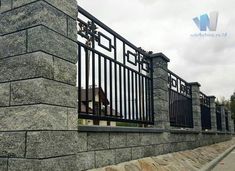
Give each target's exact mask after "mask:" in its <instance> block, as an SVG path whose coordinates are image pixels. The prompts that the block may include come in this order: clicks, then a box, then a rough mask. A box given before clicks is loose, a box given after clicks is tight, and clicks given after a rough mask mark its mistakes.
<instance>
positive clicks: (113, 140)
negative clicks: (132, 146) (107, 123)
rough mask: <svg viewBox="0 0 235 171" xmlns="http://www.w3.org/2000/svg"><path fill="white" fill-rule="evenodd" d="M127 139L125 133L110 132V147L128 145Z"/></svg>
mask: <svg viewBox="0 0 235 171" xmlns="http://www.w3.org/2000/svg"><path fill="white" fill-rule="evenodd" d="M126 141H127V136H126V134H125V133H110V148H118V147H126V146H127V145H126Z"/></svg>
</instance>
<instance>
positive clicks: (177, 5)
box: [78, 0, 235, 98]
mask: <svg viewBox="0 0 235 171" xmlns="http://www.w3.org/2000/svg"><path fill="white" fill-rule="evenodd" d="M78 4H79V5H80V6H81V7H83V8H84V9H85V10H87V11H88V12H90V13H91V14H93V15H94V16H95V17H96V18H98V19H99V20H101V21H102V22H104V23H105V24H106V25H108V26H110V27H111V28H112V29H114V30H115V31H116V32H118V33H119V34H121V35H122V36H123V37H125V38H126V39H127V40H129V41H130V42H132V43H133V44H135V45H136V46H137V47H142V48H144V49H145V50H148V51H150V50H151V51H153V52H163V53H164V54H165V55H166V56H167V57H168V58H170V60H171V62H170V63H169V69H170V70H172V71H173V72H175V73H176V74H178V75H179V76H181V77H182V78H184V79H185V80H187V81H188V82H196V81H197V82H199V83H200V84H201V85H202V86H201V91H203V92H204V93H206V94H207V95H215V96H217V97H222V96H225V97H226V98H229V97H230V95H231V94H232V93H233V91H235V56H234V55H235V10H234V5H235V0H226V1H222V0H207V1H198V0H177V1H173V0H129V1H128V0H79V1H78ZM211 11H218V12H219V18H218V26H217V31H216V32H215V33H227V34H228V35H227V37H222V38H212V37H207V38H195V37H191V36H190V35H191V34H194V33H200V31H199V30H198V28H197V27H196V25H195V24H194V22H193V20H192V18H194V17H197V16H200V15H202V14H205V13H209V12H211ZM207 33H213V32H209V31H208V32H207Z"/></svg>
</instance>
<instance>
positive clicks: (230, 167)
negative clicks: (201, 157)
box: [212, 150, 235, 171]
mask: <svg viewBox="0 0 235 171" xmlns="http://www.w3.org/2000/svg"><path fill="white" fill-rule="evenodd" d="M212 171H235V150H233V151H232V152H231V153H230V154H229V155H228V156H227V157H225V158H224V159H223V160H221V161H220V162H219V163H218V165H217V166H216V167H215V168H214V169H212Z"/></svg>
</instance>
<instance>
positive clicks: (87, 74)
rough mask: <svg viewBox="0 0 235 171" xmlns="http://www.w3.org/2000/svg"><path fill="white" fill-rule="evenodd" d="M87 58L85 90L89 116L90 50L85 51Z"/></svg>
mask: <svg viewBox="0 0 235 171" xmlns="http://www.w3.org/2000/svg"><path fill="white" fill-rule="evenodd" d="M85 53H86V54H85V56H86V64H85V65H86V88H85V92H86V114H88V110H89V102H88V89H89V66H88V65H89V59H88V58H89V55H88V53H89V52H88V49H86V50H85Z"/></svg>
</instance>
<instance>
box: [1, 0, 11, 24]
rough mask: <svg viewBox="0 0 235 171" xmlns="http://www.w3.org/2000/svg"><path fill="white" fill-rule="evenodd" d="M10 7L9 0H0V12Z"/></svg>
mask: <svg viewBox="0 0 235 171" xmlns="http://www.w3.org/2000/svg"><path fill="white" fill-rule="evenodd" d="M10 9H11V1H10V0H1V6H0V13H2V12H5V11H8V10H10ZM0 28H1V26H0Z"/></svg>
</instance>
